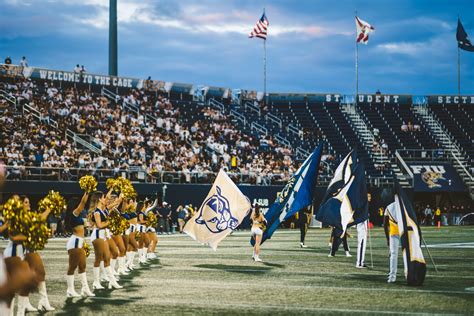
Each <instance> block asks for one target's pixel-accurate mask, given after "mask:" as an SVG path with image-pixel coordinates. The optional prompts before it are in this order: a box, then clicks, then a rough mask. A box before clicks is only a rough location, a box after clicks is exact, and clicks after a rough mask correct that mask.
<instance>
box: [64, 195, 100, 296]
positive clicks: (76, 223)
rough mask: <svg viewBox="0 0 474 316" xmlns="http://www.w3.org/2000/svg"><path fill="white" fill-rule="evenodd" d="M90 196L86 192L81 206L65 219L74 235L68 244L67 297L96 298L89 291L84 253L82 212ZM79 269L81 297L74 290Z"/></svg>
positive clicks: (70, 209)
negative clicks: (75, 274)
mask: <svg viewBox="0 0 474 316" xmlns="http://www.w3.org/2000/svg"><path fill="white" fill-rule="evenodd" d="M88 198H89V194H88V193H87V192H86V193H84V195H83V196H82V199H81V202H80V203H79V205H78V206H77V207H76V208H74V209H72V207H74V206H72V207H70V208H68V210H67V211H66V215H65V218H64V222H65V227H66V231H67V232H70V233H72V235H71V237H70V238H69V241H68V242H67V246H66V249H67V252H68V255H69V266H68V269H67V275H66V281H67V291H66V295H67V297H80V296H84V297H87V296H95V294H94V293H92V292H91V290H90V289H89V285H88V284H87V276H86V261H87V260H86V259H87V258H86V252H85V251H84V248H83V247H84V219H83V218H82V217H81V212H82V210H83V209H84V207H85V206H86V203H87V199H88ZM76 269H78V276H79V279H80V280H81V283H82V289H81V294H80V295H79V294H78V293H77V292H76V290H75V289H74V272H75V271H76Z"/></svg>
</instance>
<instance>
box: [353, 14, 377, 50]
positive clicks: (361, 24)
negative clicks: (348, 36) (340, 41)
mask: <svg viewBox="0 0 474 316" xmlns="http://www.w3.org/2000/svg"><path fill="white" fill-rule="evenodd" d="M356 29H357V35H356V42H357V43H363V44H367V43H368V42H369V34H370V33H371V32H373V31H374V30H375V29H374V27H373V26H372V25H370V24H369V23H367V22H365V21H364V20H361V19H359V17H357V16H356Z"/></svg>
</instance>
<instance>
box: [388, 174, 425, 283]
mask: <svg viewBox="0 0 474 316" xmlns="http://www.w3.org/2000/svg"><path fill="white" fill-rule="evenodd" d="M394 212H395V216H396V217H397V219H398V231H399V233H400V244H401V246H402V251H403V262H404V264H405V276H406V278H407V284H408V285H413V286H419V285H423V282H424V281H425V275H426V262H425V259H424V257H423V252H422V251H421V238H422V236H421V229H420V226H419V225H418V222H417V220H416V213H415V210H414V209H413V206H412V205H411V203H410V200H409V199H408V197H407V196H406V194H405V192H404V191H403V189H402V188H401V187H400V184H399V183H398V181H395V207H394Z"/></svg>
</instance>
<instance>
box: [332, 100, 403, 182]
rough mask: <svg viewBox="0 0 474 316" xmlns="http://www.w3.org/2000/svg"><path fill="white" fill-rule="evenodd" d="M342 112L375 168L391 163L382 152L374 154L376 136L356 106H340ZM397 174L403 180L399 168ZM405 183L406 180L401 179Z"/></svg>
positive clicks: (388, 174)
mask: <svg viewBox="0 0 474 316" xmlns="http://www.w3.org/2000/svg"><path fill="white" fill-rule="evenodd" d="M340 109H341V112H342V113H343V114H344V116H345V117H346V119H347V121H348V122H349V124H350V125H351V127H352V129H353V130H354V131H355V134H356V135H357V136H358V138H359V142H360V143H361V144H363V146H364V148H365V151H366V153H367V154H368V157H369V158H370V160H371V162H372V164H373V165H374V166H375V165H377V164H385V163H388V162H390V157H389V156H387V155H385V154H383V153H382V152H378V151H377V152H373V151H372V147H373V143H374V139H375V137H374V135H373V134H372V132H371V130H370V129H369V127H368V126H367V124H366V123H365V121H364V119H363V118H362V117H361V116H360V114H359V112H357V110H356V107H355V105H354V104H341V105H340ZM393 171H394V172H395V173H396V171H398V173H399V174H397V173H396V174H397V177H398V178H399V179H401V178H402V177H403V173H402V172H401V170H400V169H399V168H398V166H397V169H396V170H393ZM383 175H384V176H390V173H387V174H385V173H383ZM401 180H403V181H404V179H401ZM405 184H406V185H408V182H406V183H405V182H403V185H405Z"/></svg>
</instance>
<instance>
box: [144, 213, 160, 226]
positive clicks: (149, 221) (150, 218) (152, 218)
mask: <svg viewBox="0 0 474 316" xmlns="http://www.w3.org/2000/svg"><path fill="white" fill-rule="evenodd" d="M157 223H158V218H157V217H156V215H155V213H152V212H148V214H147V215H146V225H147V226H148V227H155V226H156V224H157Z"/></svg>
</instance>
